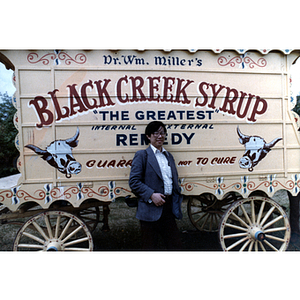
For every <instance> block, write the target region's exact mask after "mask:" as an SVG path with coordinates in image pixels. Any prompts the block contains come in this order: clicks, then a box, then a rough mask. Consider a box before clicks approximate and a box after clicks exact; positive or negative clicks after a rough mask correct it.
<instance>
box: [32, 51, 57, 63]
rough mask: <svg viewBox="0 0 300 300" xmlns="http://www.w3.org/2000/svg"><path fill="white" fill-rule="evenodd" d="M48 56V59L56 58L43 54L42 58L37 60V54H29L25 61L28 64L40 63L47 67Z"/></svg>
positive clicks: (51, 54) (52, 55)
mask: <svg viewBox="0 0 300 300" xmlns="http://www.w3.org/2000/svg"><path fill="white" fill-rule="evenodd" d="M48 56H49V59H52V60H54V59H55V58H56V54H54V53H48V54H45V55H44V56H42V57H41V58H39V55H38V54H37V53H33V52H32V53H29V54H28V56H27V60H28V62H30V63H31V64H37V63H38V62H42V63H43V64H44V65H48V64H49V62H50V61H49V59H48V58H46V57H48Z"/></svg>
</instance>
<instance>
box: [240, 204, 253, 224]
mask: <svg viewBox="0 0 300 300" xmlns="http://www.w3.org/2000/svg"><path fill="white" fill-rule="evenodd" d="M241 209H242V211H243V214H244V216H245V217H246V219H247V221H248V224H251V220H250V218H249V216H248V214H247V212H246V210H245V207H244V205H243V204H241Z"/></svg>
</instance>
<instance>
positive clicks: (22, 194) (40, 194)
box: [16, 190, 46, 201]
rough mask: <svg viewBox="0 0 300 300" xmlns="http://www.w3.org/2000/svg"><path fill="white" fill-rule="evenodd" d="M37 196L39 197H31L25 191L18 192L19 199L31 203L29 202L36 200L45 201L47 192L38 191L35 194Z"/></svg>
mask: <svg viewBox="0 0 300 300" xmlns="http://www.w3.org/2000/svg"><path fill="white" fill-rule="evenodd" d="M34 194H35V195H37V196H36V197H34V196H32V195H30V194H29V193H27V192H26V191H24V190H18V191H17V193H16V195H17V197H18V198H19V199H23V200H24V201H29V200H36V201H42V200H44V199H45V197H46V192H45V191H43V190H37V191H35V192H34Z"/></svg>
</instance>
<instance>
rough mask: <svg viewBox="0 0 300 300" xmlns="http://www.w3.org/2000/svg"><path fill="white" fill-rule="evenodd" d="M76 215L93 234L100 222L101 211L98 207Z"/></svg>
mask: <svg viewBox="0 0 300 300" xmlns="http://www.w3.org/2000/svg"><path fill="white" fill-rule="evenodd" d="M76 215H77V216H78V217H79V218H80V219H81V220H82V221H83V222H84V223H85V225H86V226H87V228H88V229H89V231H90V232H93V231H94V230H95V229H96V227H97V225H98V223H99V222H100V209H99V207H98V206H95V207H89V208H86V209H84V210H81V211H79V212H78V213H76Z"/></svg>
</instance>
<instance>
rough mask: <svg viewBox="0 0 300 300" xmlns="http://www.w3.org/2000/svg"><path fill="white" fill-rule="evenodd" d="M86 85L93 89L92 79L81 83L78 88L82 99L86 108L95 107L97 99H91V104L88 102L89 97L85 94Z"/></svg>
mask: <svg viewBox="0 0 300 300" xmlns="http://www.w3.org/2000/svg"><path fill="white" fill-rule="evenodd" d="M87 87H90V88H91V89H93V84H92V80H89V81H88V82H87V83H85V84H83V85H82V87H81V89H80V93H81V98H82V101H83V103H84V105H85V106H86V107H87V108H88V109H93V108H96V107H97V100H96V99H93V104H90V102H89V99H88V97H87V95H86V89H87Z"/></svg>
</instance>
